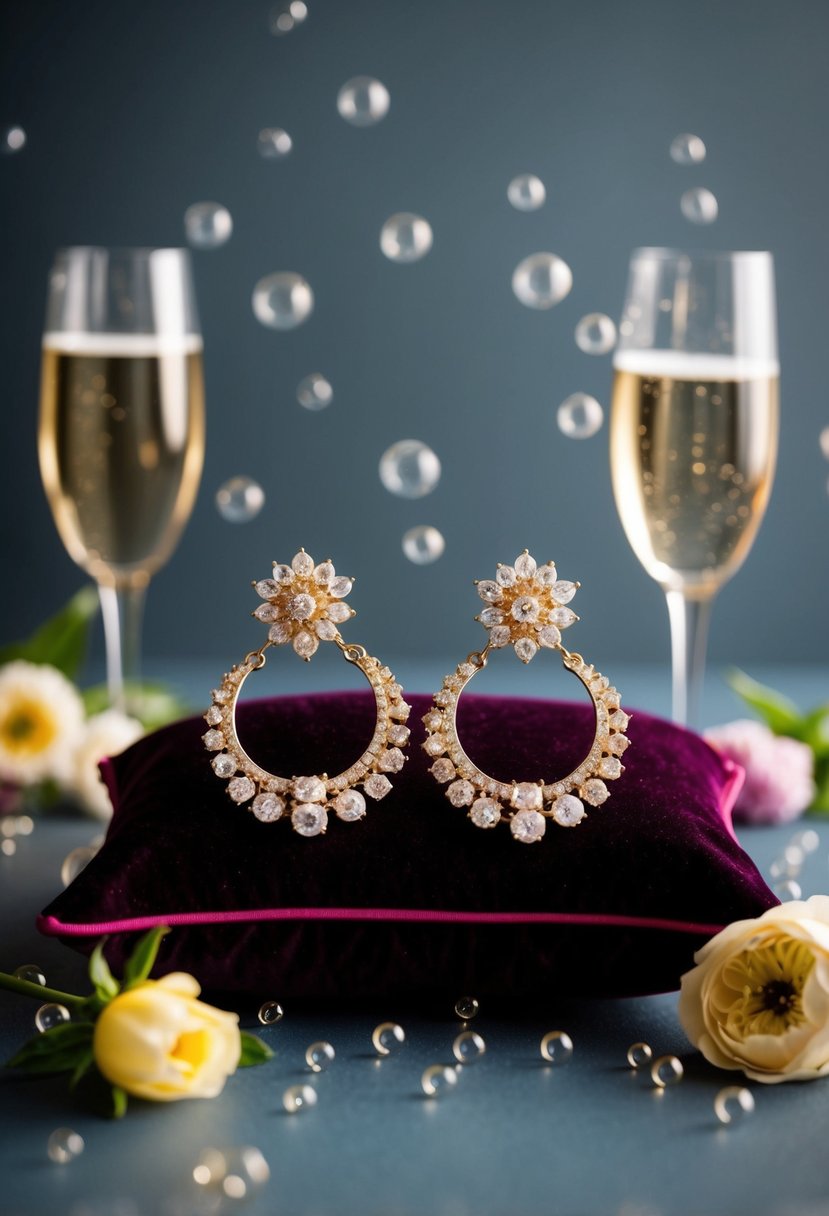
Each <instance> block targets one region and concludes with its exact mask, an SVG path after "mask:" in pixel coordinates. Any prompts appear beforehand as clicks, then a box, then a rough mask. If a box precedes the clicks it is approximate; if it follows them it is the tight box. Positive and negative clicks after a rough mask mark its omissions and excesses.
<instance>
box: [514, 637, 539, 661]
mask: <svg viewBox="0 0 829 1216" xmlns="http://www.w3.org/2000/svg"><path fill="white" fill-rule="evenodd" d="M513 650H514V651H515V653H516V654H517V655H518V657H519V659H520V660H521V662H522V663H529V662H530V661H531V660H532V659H534V658H535V656H536V655H537V654H538V645H537V643H536V642H534V641H533V640H532V638H519V639H518V641H517V642H516V643H515V644H514V646H513Z"/></svg>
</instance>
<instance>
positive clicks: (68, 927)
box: [37, 908, 723, 937]
mask: <svg viewBox="0 0 829 1216" xmlns="http://www.w3.org/2000/svg"><path fill="white" fill-rule="evenodd" d="M280 920H288V921H296V920H346V921H357V920H365V921H376V920H383V921H402V922H408V923H412V924H435V923H437V924H465V925H617V926H622V927H630V928H633V929H666V930H668V931H669V932H671V931H672V932H679V933H693V934H704V935H705V936H707V937H711V936H712V935H713V934H715V933H719V932H720V930H721V929H722V928H723V926H722V925H707V924H697V923H696V922H694V921H681V920H666V919H664V918H662V917H658V916H617V915H616V914H615V913H595V914H594V913H584V912H452V911H438V910H436V909H432V908H253V909H251V910H250V911H238V912H172V913H171V914H170V915H169V916H131V917H124V918H123V919H121V920H104V921H95V922H92V923H89V924H80V923H79V924H66V923H64V922H63V921H60V920H58V919H57V917H54V916H39V917H38V918H37V927H38V929H39V930H40V932H41V933H44V934H46V935H47V936H51V937H61V936H63V937H91V936H96V935H98V934H100V933H129V932H132V931H138V930H145V929H153V928H155V926H156V925H171V926H173V925H176V926H177V925H228V924H238V923H240V922H243V923H244V922H257V921H280Z"/></svg>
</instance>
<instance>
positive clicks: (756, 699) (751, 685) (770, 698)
mask: <svg viewBox="0 0 829 1216" xmlns="http://www.w3.org/2000/svg"><path fill="white" fill-rule="evenodd" d="M728 682H729V684H730V685H731V687H732V688H733V689H734V691H735V692H736V694H737V696H738V697H740V698H741V699H742V700H743V701H745V703H746V705H748V706H750V707H751V709H753V710H755V711H756V712H757V713H758V714H759V715H760V717H761V718H762V719H763V721H764V722H766V724H767V725H768V726H770V727H771V729H772V730H773V731H774V733H775V734H776V735H791V736H792V737H793V738H795V739H799V738H801V736H802V732H803V728H804V719H803V715H802V714H801V712H800V710H799V709H798V708H797V706H796V705H795V703H794V701H790V700H789V698H788V697H784V696H783V695H782V694H781V693H779V692H775V690H774V689H773V688H767V687H766V685H765V684H759V683H758V682H757V681H756V680H752V678H751V676H747V675H746V673H745V672H744V671H739V670H736V669H735V670H734V671H732V672H731V674H730V675H729V676H728Z"/></svg>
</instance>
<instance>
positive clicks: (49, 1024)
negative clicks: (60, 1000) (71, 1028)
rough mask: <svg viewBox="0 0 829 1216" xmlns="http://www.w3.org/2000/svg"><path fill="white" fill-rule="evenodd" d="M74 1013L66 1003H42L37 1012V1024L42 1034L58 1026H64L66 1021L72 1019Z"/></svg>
mask: <svg viewBox="0 0 829 1216" xmlns="http://www.w3.org/2000/svg"><path fill="white" fill-rule="evenodd" d="M71 1018H72V1015H71V1013H70V1012H69V1010H68V1009H67V1008H66V1006H65V1005H58V1004H55V1003H53V1002H51V1001H50V1002H49V1003H48V1004H46V1005H41V1006H40V1008H39V1009H38V1011H37V1013H36V1014H35V1026H36V1027H37V1029H38V1030H39V1031H40V1033H41V1034H45V1033H46V1031H47V1030H54V1029H55V1027H56V1026H62V1025H63V1024H64V1022H69V1021H71Z"/></svg>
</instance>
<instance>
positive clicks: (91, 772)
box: [66, 709, 144, 819]
mask: <svg viewBox="0 0 829 1216" xmlns="http://www.w3.org/2000/svg"><path fill="white" fill-rule="evenodd" d="M143 733H144V728H143V727H142V725H141V723H140V722H137V721H136V719H135V718H128V717H127V716H126V714H122V713H121V712H120V710H117V709H107V710H105V711H104V712H103V713H101V714H95V715H94V716H93V717H91V718H90V719H89V721H88V722H87V723H86V727H85V729H84V732H83V735H82V737H81V739H80V741H79V742H78V745H77V746H76V748H75V751H74V755H73V757H72V773H71V775H70V777H69V779H68V780H67V783H66V785H67V789H69V791H70V792H71V793H72V794H74V795H75V797H76V798H77V799H78V801H79V802H80V804H81V805H82V807H83V808H84V810H85V811H88V812H89V814H90V815H94V816H95V817H96V818H97V819H109V817H110V816H111V815H112V803H111V802H110V800H109V793H108V791H107V788H106V786H105V785H104V783H103V780H102V779H101V774H100V772H99V771H98V764H99V762H100V761H101V760H103V759H104V757H105V756H116V755H117V754H118V753H119V752H122V751H123V750H124V748H125V747H129V745H130V744H131V743H135V741H136V739H140V738H141V736H142V735H143Z"/></svg>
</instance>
